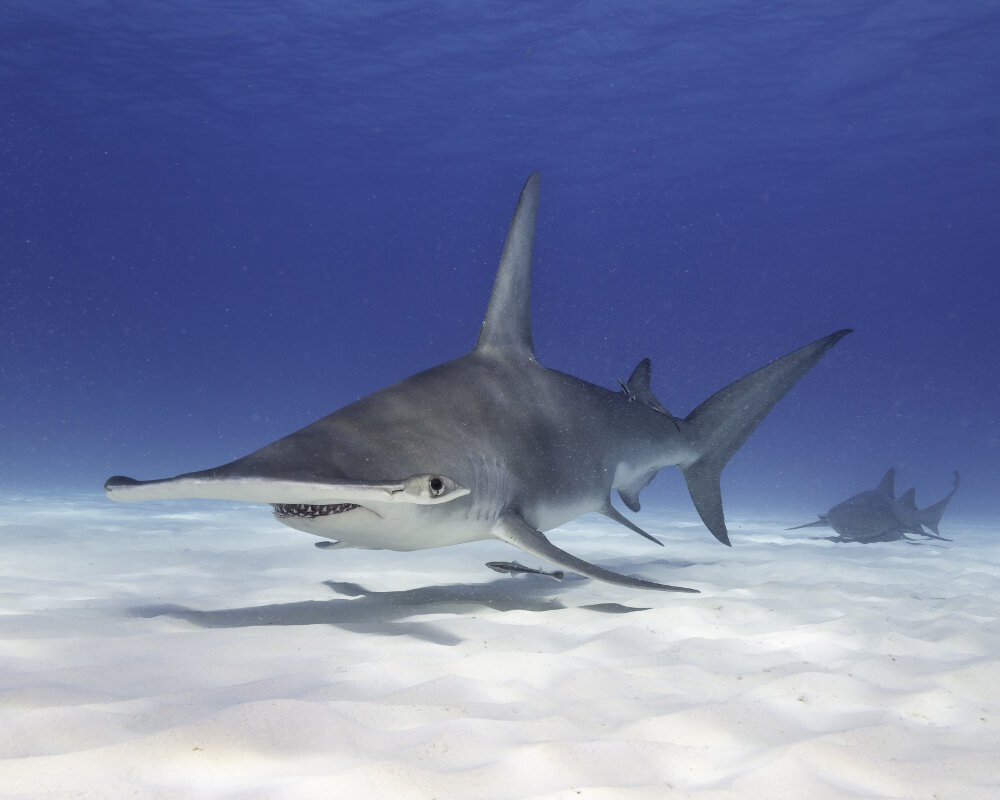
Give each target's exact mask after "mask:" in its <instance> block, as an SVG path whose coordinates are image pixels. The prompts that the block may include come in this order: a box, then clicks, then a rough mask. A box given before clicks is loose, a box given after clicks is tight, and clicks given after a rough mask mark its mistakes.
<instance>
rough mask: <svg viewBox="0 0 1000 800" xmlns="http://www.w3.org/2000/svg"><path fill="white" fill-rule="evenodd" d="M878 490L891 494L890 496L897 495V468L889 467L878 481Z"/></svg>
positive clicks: (876, 488) (876, 489)
mask: <svg viewBox="0 0 1000 800" xmlns="http://www.w3.org/2000/svg"><path fill="white" fill-rule="evenodd" d="M875 491H876V492H882V493H883V494H887V495H889V497H895V496H896V468H895V467H889V469H887V470H886V471H885V475H883V476H882V480H880V481H879V482H878V486H877V487H875Z"/></svg>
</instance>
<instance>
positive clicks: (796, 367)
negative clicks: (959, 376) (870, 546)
mask: <svg viewBox="0 0 1000 800" xmlns="http://www.w3.org/2000/svg"><path fill="white" fill-rule="evenodd" d="M538 188H539V177H538V174H537V173H535V174H533V175H531V176H530V177H529V178H528V180H527V182H526V183H525V185H524V188H523V189H522V191H521V195H520V198H519V199H518V202H517V206H516V208H515V210H514V217H513V220H512V221H511V224H510V228H509V230H508V232H507V238H506V241H505V243H504V248H503V254H502V256H501V258H500V267H499V269H498V271H497V275H496V280H495V282H494V285H493V293H492V295H491V297H490V301H489V306H488V307H487V310H486V317H485V319H484V320H483V324H482V328H481V330H480V332H479V340H478V342H477V343H476V346H475V347H474V348H473V349H472V351H471V352H469V353H467V354H466V355H464V356H461V357H460V358H457V359H455V360H453V361H449V362H447V363H445V364H441V365H439V366H437V367H433V368H431V369H428V370H426V371H424V372H420V373H418V374H416V375H413V376H411V377H409V378H406V379H404V380H402V381H400V382H399V383H396V384H394V385H392V386H389V387H388V388H386V389H382V390H380V391H377V392H375V393H374V394H371V395H369V396H367V397H365V398H362V399H361V400H358V401H356V402H354V403H351V404H350V405H348V406H345V407H344V408H342V409H340V410H339V411H336V412H334V413H332V414H330V415H328V416H326V417H323V418H322V419H320V420H317V421H316V422H314V423H312V424H311V425H308V426H306V427H305V428H302V429H301V430H299V431H296V432H295V433H292V434H290V435H288V436H285V437H284V438H282V439H278V440H277V441H275V442H272V443H271V444H269V445H266V446H265V447H263V448H261V449H260V450H257V451H255V452H253V453H250V454H249V455H246V456H243V457H242V458H239V459H237V460H235V461H232V462H230V463H228V464H223V465H222V466H219V467H214V468H212V469H206V470H202V471H200V472H189V473H185V474H183V475H178V476H176V477H174V478H165V479H161V480H149V481H138V480H134V479H133V478H127V477H122V476H115V477H112V478H109V479H108V481H107V482H106V483H105V486H104V488H105V491H106V492H107V494H108V496H109V497H111V498H112V499H113V500H119V501H145V500H173V499H190V498H205V499H216V500H235V501H243V502H246V501H249V502H257V503H267V504H270V505H271V506H272V508H273V511H274V516H275V517H276V518H277V519H278V520H279V521H280V522H283V523H284V524H286V525H289V526H290V527H292V528H296V529H298V530H301V531H305V532H307V533H310V534H313V535H315V536H319V537H324V538H326V539H329V540H331V546H332V547H334V548H340V547H344V548H346V547H360V548H371V549H389V550H421V549H426V548H431V547H443V546H446V545H452V544H459V543H463V542H471V541H476V540H482V539H490V538H496V539H500V540H501V541H504V542H507V543H509V544H512V545H514V546H515V547H518V548H520V549H521V550H523V551H525V552H527V553H530V554H531V555H533V556H535V557H537V558H542V559H546V560H548V561H550V562H554V563H555V564H558V565H559V566H561V567H564V568H566V569H569V570H573V571H575V572H577V573H579V574H581V575H585V576H587V577H590V578H594V579H596V580H601V581H607V582H608V583H613V584H618V585H621V586H627V587H633V588H644V589H659V590H663V591H679V592H693V591H697V590H695V589H688V588H684V587H679V586H669V585H666V584H661V583H656V582H653V581H650V580H645V579H642V578H637V577H629V576H626V575H622V574H620V573H617V572H613V571H611V570H609V569H605V568H603V567H600V566H597V565H595V564H591V563H589V562H587V561H584V560H582V559H580V558H577V557H576V556H573V555H571V554H570V553H568V552H566V551H565V550H562V549H560V548H558V547H556V546H555V545H554V544H552V543H551V542H550V541H549V540H548V538H546V536H545V534H544V533H543V531H548V530H551V529H552V528H556V527H558V526H559V525H562V524H564V523H566V522H568V521H570V520H572V519H574V518H576V517H578V516H580V515H582V514H586V513H590V512H597V513H600V514H604V515H605V516H607V517H609V518H611V519H612V520H614V521H616V522H618V523H620V524H622V525H624V526H626V527H627V528H629V529H630V530H632V531H634V532H636V533H638V534H640V535H642V536H645V537H647V538H649V539H652V540H653V541H656V539H655V538H654V537H653V536H651V535H650V534H648V533H646V532H645V531H644V530H642V529H641V528H640V527H639V526H638V525H636V524H635V523H633V522H632V521H631V520H629V519H627V518H626V517H625V516H624V515H623V514H621V513H620V512H619V511H618V510H617V509H616V508H615V507H614V506H613V505H612V503H611V491H612V490H616V491H617V492H618V495H619V497H620V498H621V500H622V502H623V503H624V504H625V505H626V506H627V507H628V508H629V509H631V510H632V511H634V512H637V511H639V508H640V506H639V493H640V492H641V491H642V490H643V489H644V488H645V487H646V486H647V485H648V484H649V482H650V481H651V480H652V479H653V478H654V476H655V475H656V473H657V472H658V471H659V470H660V469H661V468H662V467H665V466H668V465H672V464H676V465H677V466H678V467H680V469H681V472H682V473H683V475H684V478H685V480H686V482H687V486H688V490H689V492H690V495H691V498H692V500H693V501H694V505H695V508H696V509H697V511H698V514H699V515H700V516H701V519H702V520H703V521H704V523H705V525H706V526H707V527H708V529H709V530H710V531H711V532H712V534H714V536H715V537H716V538H717V539H718V540H719V541H720V542H722V543H723V544H726V545H729V544H730V542H729V534H728V531H727V530H726V522H725V517H724V515H723V508H722V493H721V488H720V476H721V473H722V469H723V467H724V466H725V465H726V463H727V462H728V461H729V459H730V458H731V457H732V455H733V453H735V452H736V450H737V449H738V448H739V447H740V446H741V445H742V444H743V442H744V441H745V440H746V439H747V437H748V436H749V435H750V433H751V432H752V431H753V430H754V428H756V427H757V425H758V423H760V421H761V420H762V419H763V418H764V417H765V416H766V415H767V413H768V412H769V411H770V410H771V408H772V407H773V406H774V405H775V404H776V403H777V402H778V401H779V400H780V399H781V398H782V397H783V396H784V395H785V394H786V393H787V392H788V391H789V390H790V389H791V388H792V386H794V385H795V383H796V382H798V380H799V379H800V378H801V377H802V376H803V375H805V373H806V372H808V371H809V369H810V368H812V367H813V366H814V365H815V364H816V363H817V362H818V361H819V359H820V358H821V357H822V356H823V355H824V354H825V353H826V352H827V351H828V350H829V349H830V348H831V347H833V346H834V345H835V344H836V343H837V342H838V341H840V339H842V338H843V337H844V336H845V335H846V334H848V333H849V332H850V331H849V330H841V331H837V332H835V333H831V334H830V335H828V336H826V337H824V338H822V339H819V340H817V341H815V342H813V343H811V344H807V345H805V346H804V347H800V348H799V349H797V350H794V351H793V352H791V353H789V354H787V355H785V356H783V357H781V358H779V359H777V360H776V361H773V362H771V363H770V364H768V365H766V366H764V367H762V368H761V369H758V370H757V371H756V372H753V373H751V374H749V375H747V376H746V377H744V378H741V379H740V380H738V381H736V382H734V383H732V384H730V385H729V386H727V387H725V388H724V389H722V390H720V391H718V392H716V393H715V394H714V395H712V397H710V398H709V399H708V400H706V401H705V402H704V403H702V404H701V405H700V406H698V407H697V408H696V409H695V410H694V411H692V412H691V413H690V414H688V416H687V417H685V418H683V419H681V418H678V417H675V416H673V415H672V414H671V413H670V412H669V411H668V410H667V409H666V407H665V406H664V405H663V404H661V403H660V402H659V401H658V400H657V399H656V398H655V397H654V396H653V393H652V391H651V389H650V362H649V360H648V359H645V360H643V361H642V362H640V364H639V366H638V367H636V369H635V371H634V372H633V373H632V376H631V377H630V378H629V380H628V381H627V382H624V381H621V382H620V383H621V386H622V388H621V391H611V390H608V389H605V388H602V387H600V386H597V385H594V384H591V383H588V382H586V381H584V380H581V379H580V378H575V377H573V376H571V375H567V374H565V373H562V372H557V371H555V370H552V369H548V368H546V367H543V366H541V365H540V364H539V363H538V361H537V360H536V358H535V349H534V344H533V341H532V335H531V316H530V303H529V290H530V278H531V255H532V248H533V246H534V236H535V219H536V216H537V213H538ZM657 543H659V542H657Z"/></svg>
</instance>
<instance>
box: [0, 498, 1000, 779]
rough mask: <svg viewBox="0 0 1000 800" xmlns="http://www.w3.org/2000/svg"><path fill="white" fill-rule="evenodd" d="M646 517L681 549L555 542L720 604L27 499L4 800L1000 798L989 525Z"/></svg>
mask: <svg viewBox="0 0 1000 800" xmlns="http://www.w3.org/2000/svg"><path fill="white" fill-rule="evenodd" d="M639 519H640V520H641V523H642V524H643V527H644V528H646V529H647V530H649V531H650V532H652V533H654V534H656V535H657V536H660V537H661V538H662V539H663V541H664V543H665V544H666V547H665V548H662V549H661V548H657V547H655V546H654V545H652V544H650V543H649V542H646V541H645V540H643V539H641V538H640V537H638V536H636V535H634V534H631V533H629V532H627V531H625V530H624V529H621V528H619V527H616V526H614V525H612V524H610V523H608V522H606V521H604V520H602V519H599V518H594V519H590V518H588V519H584V520H580V521H577V522H575V523H573V524H571V525H568V526H566V527H565V528H564V529H561V530H560V531H558V532H557V533H555V534H554V537H553V538H554V539H555V540H556V541H557V542H558V543H559V544H560V546H563V547H566V548H567V549H569V550H571V551H572V552H573V553H575V554H577V555H579V556H581V557H584V558H587V559H589V560H593V561H597V562H600V563H602V564H605V565H608V566H612V567H613V568H616V569H619V570H622V571H625V572H629V573H636V574H642V575H645V576H648V577H650V578H652V579H655V580H658V581H665V582H669V583H674V584H677V585H682V586H692V587H696V588H699V589H701V590H702V594H699V595H683V594H664V593H657V592H649V591H641V590H628V589H623V588H621V587H615V586H609V585H605V584H600V583H595V582H593V581H583V580H567V581H566V582H565V583H563V584H560V583H557V582H555V581H553V580H551V579H549V578H542V577H536V576H530V577H523V578H511V577H506V576H498V575H496V574H495V573H492V572H490V571H489V570H487V569H486V568H485V567H484V566H483V564H484V563H485V562H486V561H489V560H518V561H520V562H521V563H524V564H527V565H530V566H541V565H540V564H539V563H538V562H537V560H536V559H533V558H532V557H530V556H527V555H526V554H523V553H519V552H516V551H514V550H512V549H511V548H508V547H507V546H505V545H502V544H500V543H492V542H483V543H476V544H471V545H463V546H460V547H455V548H449V549H444V550H436V551H426V552H415V553H383V552H364V551H333V552H331V551H325V552H324V551H321V550H317V549H316V548H314V547H313V546H312V544H311V543H312V541H313V540H312V539H311V538H310V537H308V536H306V535H304V534H299V533H296V532H294V531H291V530H289V529H286V528H283V527H282V526H280V525H278V524H277V523H275V522H273V521H272V520H271V519H270V517H269V515H268V513H267V510H266V509H261V508H251V507H239V506H230V507H225V506H221V505H214V504H203V505H195V504H191V505H180V506H179V505H176V504H174V505H149V506H143V507H139V506H136V507H119V506H114V505H111V504H108V503H106V502H105V501H103V499H87V498H76V499H70V500H68V501H67V500H59V499H57V498H52V497H23V498H8V499H6V500H5V501H4V502H3V503H2V504H0V542H2V545H0V548H2V562H0V575H2V579H0V795H2V796H4V797H13V796H18V797H60V798H61V797H70V796H79V797H109V798H110V797H123V796H138V797H155V798H175V797H176V798H182V797H221V798H315V797H332V796H339V797H393V798H429V797H451V798H454V797H476V798H487V797H488V798H581V797H582V798H616V799H617V798H639V797H642V798H645V797H650V798H653V797H656V798H660V797H664V796H671V797H673V796H677V797H696V798H748V797H768V798H784V797H788V798H792V797H794V798H803V797H809V798H853V797H857V798H871V797H886V798H890V797H891V798H954V797H962V798H993V797H996V796H1000V794H998V793H1000V771H998V770H997V769H996V766H995V765H996V755H995V754H996V753H998V752H1000V699H998V698H1000V693H998V691H997V688H996V687H997V686H998V685H1000V624H998V623H997V619H998V618H1000V546H998V544H997V541H998V540H997V538H996V535H995V534H996V532H995V531H994V530H987V529H976V528H974V527H972V526H960V525H958V524H956V523H954V522H953V521H951V520H948V521H947V523H946V528H947V533H948V535H951V536H953V537H954V539H955V541H954V542H953V543H951V544H939V543H932V544H925V545H921V546H911V545H907V544H906V543H904V542H891V543H883V544H874V545H853V544H849V545H835V544H832V543H830V542H827V541H822V540H818V539H814V538H811V537H814V536H817V535H822V534H823V531H820V530H806V531H796V532H794V533H786V532H785V531H783V530H782V529H783V528H784V527H786V526H787V525H790V524H793V523H794V522H796V520H777V521H775V523H774V524H766V523H761V522H759V521H754V522H752V523H751V522H748V521H747V522H741V521H740V520H734V521H732V522H731V530H732V533H733V542H734V545H735V546H734V547H733V549H731V550H730V549H727V548H724V547H723V546H721V545H719V544H718V543H717V542H715V541H714V540H713V539H712V537H711V536H710V535H709V534H708V533H707V532H706V531H705V530H704V529H703V528H701V527H700V526H698V525H695V524H692V522H691V520H690V519H683V520H678V519H673V518H671V517H668V516H666V515H663V514H657V513H643V514H642V515H640V517H639ZM802 534H806V535H802ZM324 581H329V582H330V583H329V584H326V583H324ZM636 609H639V610H636ZM669 790H673V791H672V792H670V791H669Z"/></svg>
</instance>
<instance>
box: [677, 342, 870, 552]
mask: <svg viewBox="0 0 1000 800" xmlns="http://www.w3.org/2000/svg"><path fill="white" fill-rule="evenodd" d="M850 332H851V331H850V330H849V329H845V330H840V331H837V332H836V333H831V334H830V335H829V336H825V337H823V338H822V339H818V340H816V341H815V342H812V343H811V344H807V345H805V346H804V347H800V348H799V349H798V350H793V351H792V352H791V353H789V354H788V355H785V356H782V357H781V358H779V359H777V360H775V361H772V362H771V363H770V364H768V365H766V366H764V367H761V368H760V369H758V370H757V371H756V372H751V373H750V374H749V375H747V376H745V377H743V378H740V379H739V380H737V381H734V382H733V383H731V384H729V385H728V386H726V387H725V388H724V389H720V390H719V391H718V392H716V393H715V394H713V395H712V396H711V397H710V398H708V400H706V401H705V402H704V403H702V404H701V405H700V406H698V407H697V408H696V409H695V410H694V411H692V412H691V413H690V414H689V415H688V416H687V419H686V420H685V422H686V423H687V425H688V426H689V430H690V432H691V436H692V438H693V445H694V449H695V451H696V452H697V453H698V456H697V457H696V458H695V459H694V460H693V461H691V462H688V463H686V464H681V465H679V466H680V468H681V472H682V473H683V475H684V480H685V481H686V482H687V487H688V492H690V494H691V499H692V500H693V501H694V506H695V508H696V509H697V510H698V514H699V515H700V516H701V519H702V521H703V522H704V523H705V526H706V527H707V528H708V529H709V530H710V531H711V532H712V534H713V535H714V536H715V538H716V539H718V540H719V541H720V542H722V543H723V544H726V545H728V544H729V532H728V531H727V530H726V519H725V516H724V515H723V511H722V488H721V485H720V479H721V476H722V468H723V467H725V466H726V464H727V463H728V462H729V459H730V458H732V456H733V453H735V452H736V451H737V450H739V448H740V446H741V445H742V444H743V443H744V442H745V441H746V440H747V437H749V436H750V434H751V433H753V430H754V428H756V427H757V425H759V424H760V422H761V420H763V419H764V417H766V416H767V414H768V412H769V411H770V410H771V409H772V408H774V406H775V404H776V403H777V402H778V401H779V400H780V399H781V398H782V397H784V396H785V395H786V394H787V393H788V390H789V389H791V388H792V387H793V386H794V385H795V384H796V383H798V381H799V379H800V378H802V376H803V375H805V374H806V373H807V372H808V371H809V370H810V369H812V368H813V367H814V366H815V365H816V363H817V362H818V361H819V360H820V359H821V358H822V357H823V356H824V355H825V354H826V351H827V350H829V349H830V348H831V347H833V346H834V345H835V344H836V343H837V342H839V341H840V340H841V339H843V338H844V337H845V336H846V335H847V334H849V333H850Z"/></svg>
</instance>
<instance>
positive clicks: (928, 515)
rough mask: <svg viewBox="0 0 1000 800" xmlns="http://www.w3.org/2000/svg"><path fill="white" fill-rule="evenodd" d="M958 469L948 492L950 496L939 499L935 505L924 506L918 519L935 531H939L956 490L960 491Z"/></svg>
mask: <svg viewBox="0 0 1000 800" xmlns="http://www.w3.org/2000/svg"><path fill="white" fill-rule="evenodd" d="M958 481H959V476H958V470H955V485H954V487H952V490H951V491H950V492H948V496H947V497H945V498H944V499H943V500H938V501H937V502H936V503H935V504H934V505H932V506H928V507H927V508H923V509H921V510H920V512H919V517H918V519H919V520H920V524H921V525H923V526H925V527H927V528H930V529H931V530H932V531H934V533H938V532H939V531H938V525H939V524H940V523H941V516H942V515H943V514H944V510H945V509H946V508H947V507H948V503H949V502H950V501H951V498H952V497H954V495H955V492H957V491H958Z"/></svg>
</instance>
